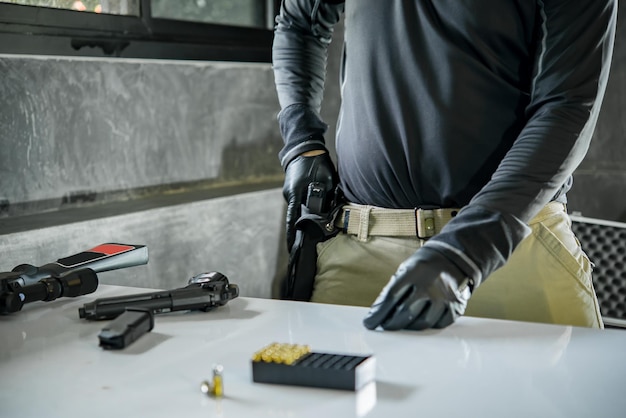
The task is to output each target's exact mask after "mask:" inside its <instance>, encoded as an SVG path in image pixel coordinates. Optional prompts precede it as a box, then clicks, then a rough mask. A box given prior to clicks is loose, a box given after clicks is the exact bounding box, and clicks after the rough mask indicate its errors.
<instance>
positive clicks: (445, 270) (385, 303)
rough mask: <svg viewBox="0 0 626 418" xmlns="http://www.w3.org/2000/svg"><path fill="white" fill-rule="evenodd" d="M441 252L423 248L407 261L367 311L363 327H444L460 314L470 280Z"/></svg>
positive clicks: (469, 291)
mask: <svg viewBox="0 0 626 418" xmlns="http://www.w3.org/2000/svg"><path fill="white" fill-rule="evenodd" d="M443 251H445V250H443ZM443 251H440V249H438V248H437V249H434V248H429V247H427V246H424V247H422V248H420V249H419V250H417V251H416V252H415V253H414V254H413V255H412V256H410V257H409V258H408V259H406V260H405V261H404V262H403V263H402V264H401V265H400V267H398V270H397V271H396V273H395V274H394V275H393V276H392V277H391V279H390V280H389V283H387V285H386V286H385V288H384V289H383V290H382V292H381V293H380V295H379V296H378V298H377V299H376V301H375V302H374V304H373V305H372V307H371V308H370V311H369V313H368V314H367V316H366V317H365V319H364V321H363V323H364V325H365V326H366V327H367V328H369V329H375V328H377V327H378V326H380V327H382V328H383V329H385V330H398V329H412V330H423V329H427V328H444V327H447V326H448V325H450V324H452V323H453V322H454V321H455V320H456V319H457V318H458V317H459V316H461V315H463V314H464V313H465V307H466V306H467V302H468V300H469V298H470V296H471V294H472V291H473V281H472V280H471V279H470V278H469V277H468V276H467V275H466V274H464V273H463V271H461V269H460V268H459V267H458V266H457V265H456V264H454V263H453V262H452V261H451V260H450V259H449V258H448V257H446V256H445V255H444V253H443Z"/></svg>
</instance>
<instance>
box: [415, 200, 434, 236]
mask: <svg viewBox="0 0 626 418" xmlns="http://www.w3.org/2000/svg"><path fill="white" fill-rule="evenodd" d="M435 233H436V231H435V214H434V211H433V210H430V209H421V208H415V235H417V237H418V238H421V239H428V238H430V237H433V236H434V235H435Z"/></svg>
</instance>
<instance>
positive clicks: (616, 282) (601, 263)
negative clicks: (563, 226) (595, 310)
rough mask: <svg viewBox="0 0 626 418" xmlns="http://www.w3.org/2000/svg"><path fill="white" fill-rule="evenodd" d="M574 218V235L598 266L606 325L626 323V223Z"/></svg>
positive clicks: (595, 279) (598, 288) (596, 279)
mask: <svg viewBox="0 0 626 418" xmlns="http://www.w3.org/2000/svg"><path fill="white" fill-rule="evenodd" d="M571 218H572V229H573V230H574V233H575V234H576V235H577V237H578V239H579V240H580V244H581V246H582V248H583V250H584V251H585V252H586V253H587V255H588V256H589V258H590V259H591V261H592V262H593V263H594V264H595V267H594V270H593V283H594V286H595V289H596V293H597V295H598V301H599V302H600V312H601V313H602V316H603V317H604V318H605V321H606V318H614V319H618V320H626V223H619V222H610V221H603V220H599V219H592V218H585V217H582V216H574V215H572V216H571ZM609 322H610V321H609Z"/></svg>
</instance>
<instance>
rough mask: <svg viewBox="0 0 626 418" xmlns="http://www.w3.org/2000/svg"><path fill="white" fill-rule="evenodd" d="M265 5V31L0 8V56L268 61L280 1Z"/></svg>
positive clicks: (146, 14)
mask: <svg viewBox="0 0 626 418" xmlns="http://www.w3.org/2000/svg"><path fill="white" fill-rule="evenodd" d="M265 1H266V17H265V18H266V21H267V22H268V28H266V29H264V28H251V27H239V26H230V25H218V24H209V23H200V22H189V21H182V20H174V19H163V18H153V17H152V15H151V8H150V0H140V16H123V15H111V14H98V13H86V12H79V11H73V10H65V9H54V8H47V7H40V6H26V5H17V4H10V3H0V54H34V55H63V56H89V57H119V58H151V59H183V60H211V61H213V60H216V61H244V62H271V45H272V41H273V28H272V27H271V26H272V23H271V22H272V21H273V17H274V16H275V15H276V14H277V13H278V8H279V7H280V0H265Z"/></svg>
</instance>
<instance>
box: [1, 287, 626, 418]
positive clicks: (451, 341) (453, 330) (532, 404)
mask: <svg viewBox="0 0 626 418" xmlns="http://www.w3.org/2000/svg"><path fill="white" fill-rule="evenodd" d="M146 291H148V290H147V289H137V288H127V287H117V286H100V287H99V288H98V290H97V291H96V293H94V294H91V295H86V296H82V297H79V298H75V299H70V298H65V299H64V298H61V299H57V300H56V301H53V302H36V303H31V304H27V305H26V306H25V307H24V309H23V310H22V311H21V312H18V313H15V314H12V315H8V316H0V417H12V418H13V417H15V418H21V417H44V416H45V417H64V418H70V417H81V418H84V417H89V418H92V417H150V418H152V417H167V418H174V417H176V418H177V417H224V418H227V417H246V418H250V417H315V418H319V417H323V418H329V417H342V418H345V417H362V416H367V417H384V418H391V417H405V416H406V417H499V418H500V417H533V418H535V417H551V418H554V417H585V418H589V417H598V418H600V417H620V418H623V417H626V396H625V395H624V390H625V388H626V331H624V330H615V329H613V330H592V329H584V328H575V327H565V326H554V325H540V324H530V323H523V322H511V321H497V320H485V319H477V318H469V317H466V318H461V319H460V320H459V321H458V322H457V323H456V324H454V325H452V326H451V327H448V328H446V329H444V330H441V331H434V330H433V331H425V332H411V331H402V332H382V331H368V330H367V329H365V328H364V327H363V326H362V319H363V317H364V315H365V313H366V311H367V310H366V309H365V308H356V307H347V306H332V305H321V304H313V303H299V302H290V301H278V300H267V299H253V298H237V299H235V300H232V301H230V302H228V304H227V305H226V306H224V307H220V308H217V309H215V310H213V311H211V312H208V313H201V312H185V313H170V314H162V315H157V316H155V326H154V329H153V330H152V332H150V333H148V334H146V335H144V336H143V337H141V338H140V339H139V340H138V341H136V342H135V343H134V344H132V345H131V346H129V347H127V348H126V349H124V350H119V351H105V350H103V349H101V348H100V347H99V346H98V334H99V332H100V330H101V329H102V328H103V327H104V326H105V325H106V324H107V323H108V322H107V321H101V322H92V321H86V320H83V319H79V317H78V307H79V306H82V305H83V304H84V303H86V302H90V301H92V300H93V299H95V298H101V297H110V296H116V295H120V294H124V293H134V292H146ZM272 342H284V343H296V344H308V345H310V346H311V348H312V349H313V351H318V352H332V353H344V354H373V355H374V356H375V357H376V364H377V366H376V382H375V383H373V384H370V385H368V386H366V387H365V388H364V389H362V390H361V391H359V392H350V391H342V390H332V389H316V388H306V387H296V386H283V385H271V384H262V383H254V382H252V371H251V357H252V354H253V353H254V352H255V351H257V350H259V349H261V348H263V347H264V346H266V345H268V344H269V343H272ZM214 364H221V365H223V367H224V391H225V396H224V397H223V398H222V399H215V398H211V397H207V396H206V395H204V394H203V393H201V391H200V383H201V382H202V381H203V380H210V379H211V376H212V371H211V370H212V366H213V365H214Z"/></svg>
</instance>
